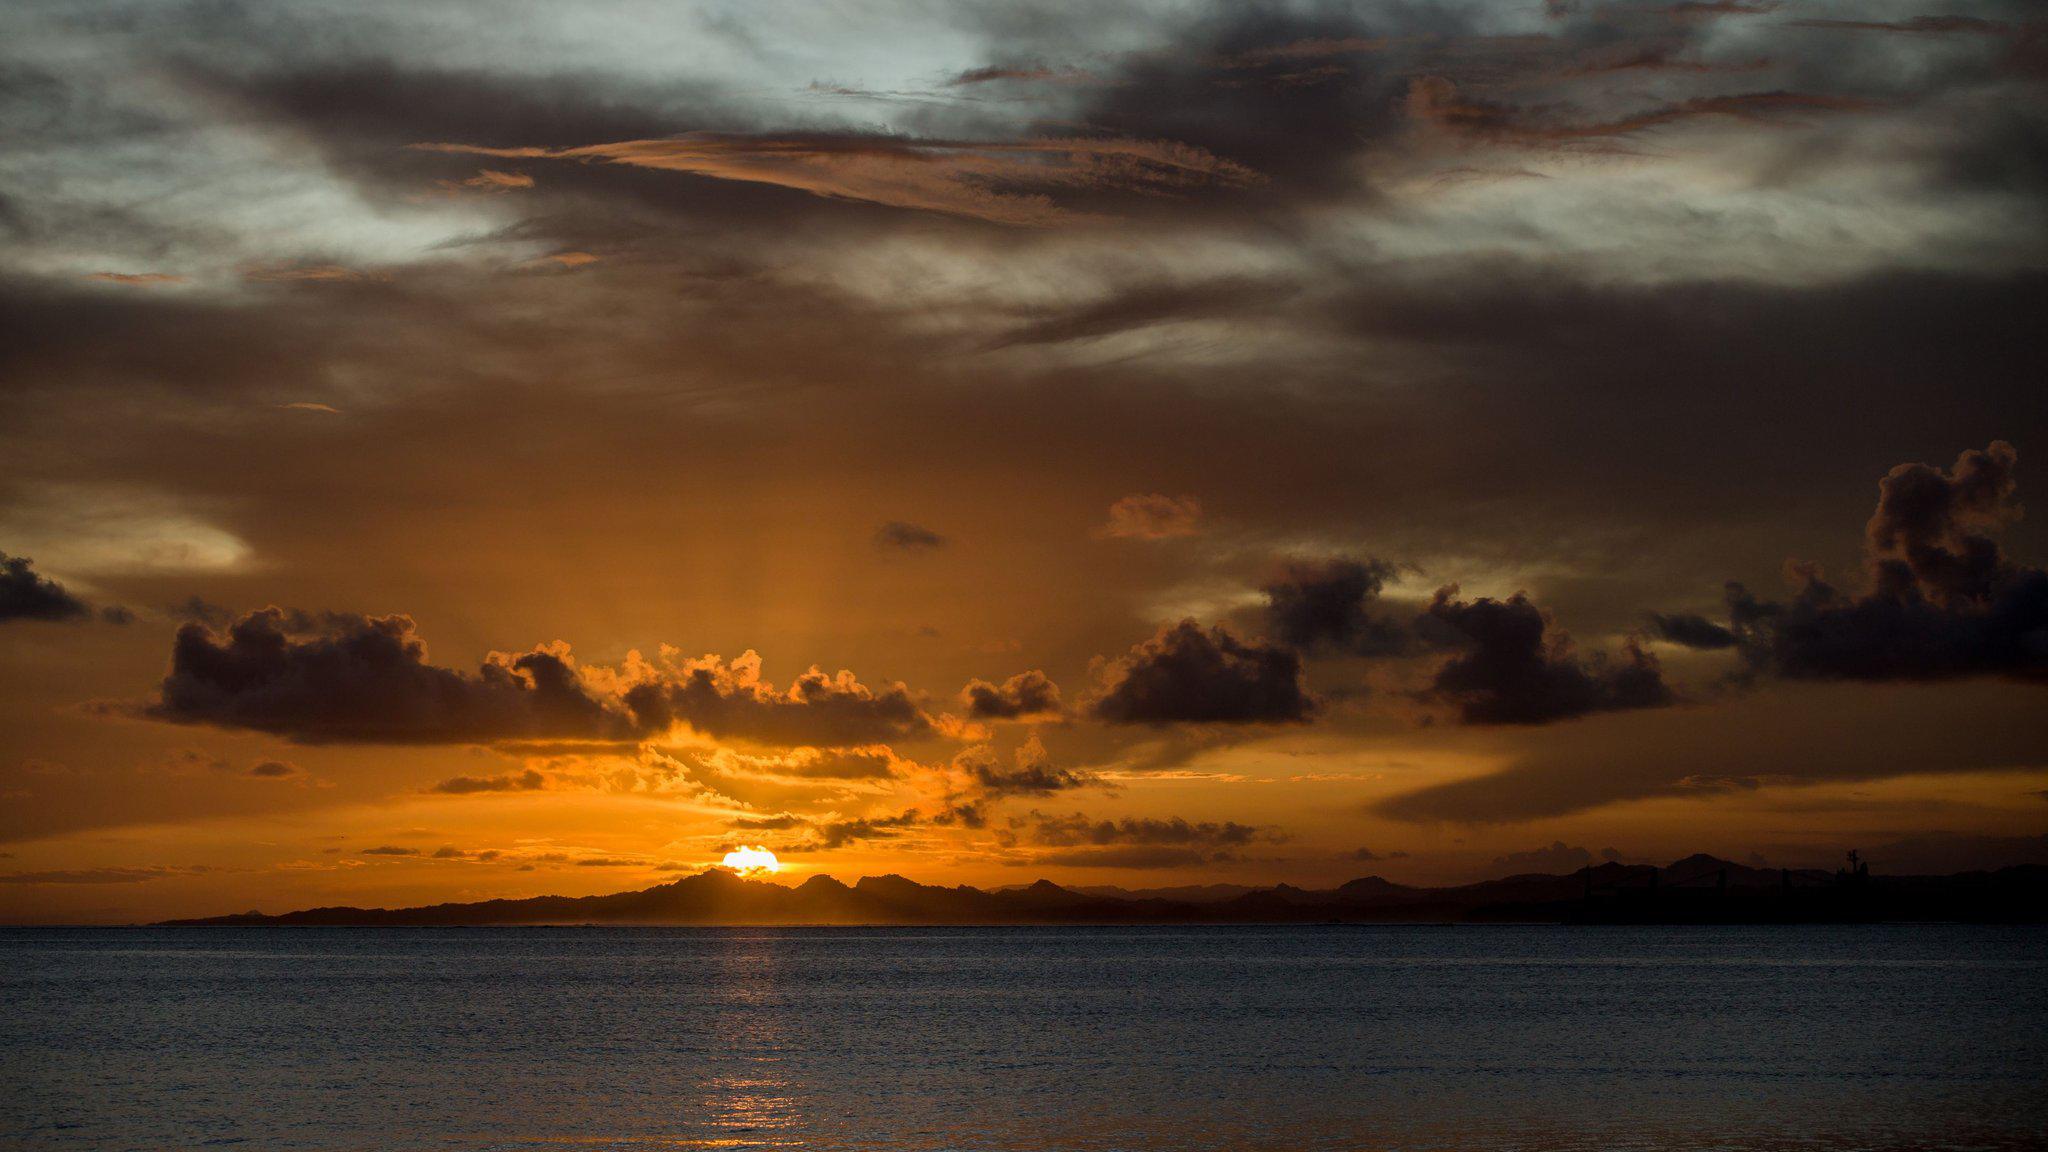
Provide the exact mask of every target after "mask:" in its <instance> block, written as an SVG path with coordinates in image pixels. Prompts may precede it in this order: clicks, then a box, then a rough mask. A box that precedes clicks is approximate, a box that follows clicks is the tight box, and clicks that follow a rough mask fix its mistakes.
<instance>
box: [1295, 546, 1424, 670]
mask: <svg viewBox="0 0 2048 1152" xmlns="http://www.w3.org/2000/svg"><path fill="white" fill-rule="evenodd" d="M1395 572H1396V568H1395V566H1394V565H1392V564H1389V563H1387V562H1386V561H1384V560H1370V559H1369V560H1364V561H1358V560H1297V561H1291V562H1289V563H1288V564H1286V565H1285V566H1283V567H1282V568H1281V570H1280V573H1279V574H1278V575H1277V576H1275V577H1274V578H1273V579H1272V580H1270V581H1268V582H1267V584H1266V585H1265V588H1264V591H1265V593H1266V627H1267V629H1268V631H1269V633H1270V634H1271V636H1272V637H1273V638H1274V639H1275V640H1278V641H1280V642H1281V643H1284V644H1290V645H1293V646H1294V647H1296V648H1299V649H1301V650H1302V651H1304V652H1310V653H1314V652H1319V651H1329V652H1341V653H1346V654H1351V655H1360V656H1388V655H1395V654H1399V653H1401V652H1404V651H1406V650H1407V649H1408V648H1409V647H1411V645H1412V643H1413V640H1414V634H1413V632H1412V631H1411V630H1410V629H1409V627H1408V626H1407V624H1406V622H1405V621H1396V620H1392V619H1388V618H1386V617H1384V616H1383V615H1382V614H1380V613H1379V612H1378V611H1377V610H1376V602H1377V601H1378V599H1379V596H1380V592H1381V590H1382V589H1384V588H1385V587H1386V583H1387V581H1388V580H1389V579H1391V578H1392V577H1393V576H1394V574H1395Z"/></svg>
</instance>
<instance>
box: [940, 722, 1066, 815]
mask: <svg viewBox="0 0 2048 1152" xmlns="http://www.w3.org/2000/svg"><path fill="white" fill-rule="evenodd" d="M953 763H954V767H956V768H958V769H960V770H961V771H962V772H964V773H965V774H966V775H967V778H968V779H969V780H971V781H973V782H974V784H975V786H976V787H978V788H979V789H980V790H981V791H982V792H983V794H984V796H985V798H987V799H991V800H994V799H1000V798H1002V797H1004V796H1046V795H1050V794H1052V793H1054V792H1060V791H1064V790H1066V789H1069V788H1079V787H1082V786H1084V785H1087V784H1090V783H1093V782H1094V778H1093V777H1091V776H1090V775H1089V774H1088V773H1085V772H1077V771H1074V770H1073V769H1070V768H1061V767H1059V766H1058V765H1056V764H1054V763H1053V761H1052V757H1051V756H1050V755H1049V754H1047V752H1046V750H1045V746H1044V745H1043V744H1041V743H1039V742H1038V740H1037V738H1035V737H1034V738H1032V739H1030V740H1027V741H1025V742H1024V744H1023V745H1022V746H1020V747H1019V748H1018V749H1017V750H1016V752H1015V753H1013V754H1012V756H1011V760H1010V763H1009V764H1007V765H1006V764H1004V763H1003V762H1002V761H1001V760H1000V759H998V758H997V756H996V754H995V752H994V750H993V749H990V748H986V747H979V748H970V749H968V750H967V751H965V752H963V753H961V754H960V755H959V756H958V757H956V758H955V759H954V762H953Z"/></svg>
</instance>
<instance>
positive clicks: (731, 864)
mask: <svg viewBox="0 0 2048 1152" xmlns="http://www.w3.org/2000/svg"><path fill="white" fill-rule="evenodd" d="M720 863H722V864H724V865H725V866H726V867H727V868H730V869H732V870H733V871H735V872H737V873H739V874H740V875H742V876H769V875H773V874H774V873H776V872H780V871H782V861H780V860H777V859H776V858H775V853H773V852H770V851H769V850H767V849H766V848H762V847H760V846H758V845H757V846H754V847H751V848H750V847H747V846H745V845H741V846H740V847H738V848H735V849H733V850H732V851H730V852H727V853H726V854H725V859H724V860H722V861H720Z"/></svg>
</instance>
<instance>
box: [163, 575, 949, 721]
mask: <svg viewBox="0 0 2048 1152" xmlns="http://www.w3.org/2000/svg"><path fill="white" fill-rule="evenodd" d="M145 712H146V714H147V715H149V716H152V717H154V718H157V719H160V720H168V721H172V722H175V723H186V724H213V725H217V726H220V727H226V728H248V729H253V730H256V731H260V732H269V733H273V734H275V735H279V736H284V737H286V738H288V739H291V740H294V741H298V742H300V743H307V744H321V743H390V744H434V743H472V742H473V743H489V742H498V741H514V740H548V739H580V740H600V741H604V740H618V741H624V740H633V739H640V738H645V737H649V736H656V735H660V734H662V733H664V732H666V731H667V730H668V729H669V727H670V726H671V725H673V724H677V723H682V724H687V725H689V726H690V727H692V728H694V729H696V730H698V731H701V732H704V733H707V734H709V735H712V736H716V737H735V738H739V739H745V740H753V741H758V742H761V743H767V744H781V745H817V746H825V747H838V746H847V745H860V744H867V743H872V742H874V741H876V740H879V739H885V738H888V737H892V736H902V735H915V734H920V733H923V732H926V731H928V730H929V729H930V727H931V720H930V718H929V717H928V716H926V714H925V713H924V711H923V709H922V708H921V707H920V706H919V704H918V703H917V701H916V700H915V699H914V698H913V697H912V696H911V695H910V693H909V690H908V689H907V688H905V687H904V686H903V685H902V684H891V685H887V686H885V687H882V688H880V689H872V688H869V687H868V686H867V685H865V684H862V683H861V682H860V681H859V680H857V679H856V678H855V677H854V675H853V673H851V672H847V671H841V672H839V673H837V674H836V675H835V674H827V673H826V672H824V671H822V670H821V669H818V668H812V669H810V670H809V671H807V672H805V673H803V674H802V675H800V676H798V677H797V678H796V679H795V680H794V681H792V682H791V684H790V685H789V687H788V688H787V689H778V688H776V687H775V686H774V685H772V684H769V683H768V682H767V681H765V680H763V679H762V677H761V660H760V657H759V656H758V655H756V654H754V653H752V652H747V653H744V654H742V655H741V656H739V657H737V658H735V659H734V660H732V661H730V662H727V661H723V660H721V659H719V658H718V657H716V656H705V657H702V658H699V659H694V660H684V659H680V658H679V657H678V655H677V654H676V653H675V652H674V651H673V650H664V651H663V653H662V655H661V659H660V660H659V661H653V662H650V661H647V660H645V659H642V658H640V657H639V656H638V654H637V653H636V654H633V655H632V656H630V657H629V659H628V661H627V663H626V665H624V666H622V667H621V668H617V669H611V668H605V669H589V668H583V667H580V666H579V665H578V664H577V663H576V661H575V659H574V657H573V656H571V655H570V653H569V650H568V648H567V646H566V645H559V644H557V645H551V646H546V647H542V648H536V649H534V650H532V651H530V652H524V653H519V654H506V653H493V654H492V655H491V656H490V658H489V659H487V660H485V661H484V662H483V663H482V664H481V665H480V666H479V667H478V670H477V671H476V672H475V673H467V672H462V671H459V670H456V669H452V668H445V667H441V666H438V665H435V664H432V663H430V662H429V661H428V657H427V649H426V645H425V643H424V642H423V641H422V640H421V639H420V637H419V636H418V634H417V632H416V630H415V627H414V624H413V621H412V620H411V618H409V617H406V616H358V615H353V614H347V613H324V614H319V615H309V614H306V613H300V612H291V611H287V610H285V609H281V608H266V609H263V610H261V611H257V612H251V613H249V614H248V615H245V616H243V617H242V618H241V619H239V620H237V621H235V623H234V624H232V625H230V626H229V627H228V629H227V631H226V634H225V635H223V634H221V633H218V632H216V631H215V630H214V629H212V628H210V627H208V626H207V625H205V624H203V623H199V622H193V623H188V624H186V625H184V626H183V627H181V628H179V630H178V634H177V639H176V641H175V643H174V645H173V648H172V656H171V671H170V674H169V675H168V676H166V677H165V678H164V680H163V683H162V685H161V687H160V689H159V696H158V699H157V700H156V701H155V702H153V703H152V704H150V705H148V706H147V708H146V709H145Z"/></svg>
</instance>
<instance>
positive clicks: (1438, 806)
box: [1371, 683, 2048, 824]
mask: <svg viewBox="0 0 2048 1152" xmlns="http://www.w3.org/2000/svg"><path fill="white" fill-rule="evenodd" d="M2037 691H2038V689H2036V688H2035V687H2034V686H2032V685H2028V684H2017V683H2016V684H1984V683H1978V684H1950V685H1942V686H1927V687H1922V688H1918V689H1916V690H1915V691H1914V692H1912V693H1910V694H1899V693H1871V692H1868V691H1867V690H1866V689H1865V688H1863V687H1862V686H1860V685H1854V684H1826V683H1784V684H1778V685H1774V686H1773V688H1772V690H1771V691H1768V692H1752V693H1747V694H1737V695H1733V696H1727V697H1723V698H1721V699H1720V700H1719V702H1718V703H1717V706H1716V707H1715V708H1714V709H1712V710H1706V709H1701V710H1693V709H1647V710H1642V711H1637V712H1633V713H1625V714H1621V715H1617V716H1615V717H1613V718H1611V719H1610V720H1608V721H1607V722H1606V723H1603V724H1600V725H1558V726H1555V727H1553V728H1550V729H1545V730H1542V731H1541V732H1538V733H1530V734H1528V735H1527V736H1526V737H1525V738H1523V739H1520V740H1518V741H1517V743H1516V746H1514V747H1512V748H1511V749H1508V750H1507V752H1508V754H1507V763H1506V766H1505V767H1503V768H1501V769H1499V770H1497V771H1491V772H1485V773H1481V774H1479V775H1475V776H1469V777H1465V778H1461V779H1456V780H1449V781H1445V782H1443V783H1440V784H1432V785H1428V786H1426V787H1422V788H1418V789H1415V790H1413V791H1409V792H1404V793H1401V794H1399V795H1396V796H1392V797H1388V798H1387V799H1385V800H1381V801H1377V802H1374V803H1373V804H1372V806H1371V811H1372V812H1373V813H1375V814H1377V815H1380V816H1387V817H1391V818H1393V819H1397V820H1404V821H1412V822H1418V823H1431V822H1436V821H1446V820H1448V821H1453V822H1457V823H1466V824H1493V823H1516V822H1521V821H1527V820H1535V819H1542V818H1547V817H1558V816H1564V815H1569V814H1571V813H1575V812H1583V811H1586V810H1589V809H1594V808H1599V807H1601V806H1603V805H1608V804H1613V803H1616V802H1617V801H1624V800H1641V799H1651V798H1660V797H1662V798H1679V799H1692V800H1706V799H1711V798H1712V797H1715V796H1724V795H1753V794H1759V793H1761V794H1762V795H1763V796H1764V797H1765V799H1764V800H1762V801H1761V802H1763V803H1776V804H1781V805H1782V804H1787V803H1791V802H1793V801H1794V799H1795V798H1796V797H1797V795H1798V793H1797V792H1796V791H1794V790H1796V789H1797V788H1799V787H1801V786H1805V785H1812V784H1819V783H1824V782H1830V781H1857V780H1880V779H1886V778H1890V777H1896V776H1907V775H1912V776H1933V775H1942V774H1951V773H1968V772H2016V771H2022V770H2029V771H2031V770H2034V769H2037V768H2038V767H2039V766H2040V765H2041V762H2042V761H2041V749H2042V748H2043V747H2048V744H2044V741H2048V713H2044V712H2043V710H2042V709H2041V708H2040V707H2039V703H2038V701H2036V700H2035V699H2034V696H2035V694H2036V693H2037ZM1826 803H1827V805H1828V806H1842V805H1844V804H1846V802H1844V801H1840V800H1830V801H1827V802H1826Z"/></svg>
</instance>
